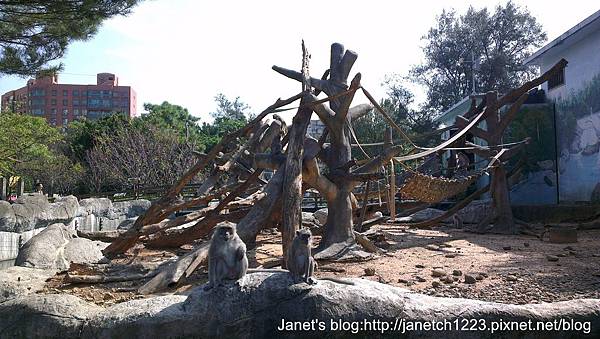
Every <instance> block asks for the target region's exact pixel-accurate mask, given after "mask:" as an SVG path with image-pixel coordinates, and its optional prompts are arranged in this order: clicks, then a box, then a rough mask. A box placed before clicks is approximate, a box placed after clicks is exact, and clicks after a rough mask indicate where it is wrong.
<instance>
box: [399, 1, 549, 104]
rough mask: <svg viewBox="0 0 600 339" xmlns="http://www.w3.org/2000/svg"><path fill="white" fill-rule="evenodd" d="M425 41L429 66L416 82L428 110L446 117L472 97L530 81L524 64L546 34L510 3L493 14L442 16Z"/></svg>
mask: <svg viewBox="0 0 600 339" xmlns="http://www.w3.org/2000/svg"><path fill="white" fill-rule="evenodd" d="M423 39H424V40H425V42H426V44H425V47H424V48H423V52H424V54H425V61H424V62H423V63H422V64H420V65H417V66H415V67H413V69H412V70H411V76H412V78H413V79H414V80H416V81H418V82H420V83H422V84H424V85H425V87H426V89H427V101H426V103H425V105H424V110H425V111H430V112H442V111H444V110H446V109H448V108H450V107H451V106H452V105H454V104H455V103H456V102H458V101H460V100H461V99H463V98H464V97H465V96H467V95H468V94H470V93H471V92H473V91H477V92H480V93H484V92H487V91H491V90H495V91H498V92H500V93H505V92H506V91H507V90H509V89H510V88H513V87H516V86H518V84H520V83H521V82H523V81H524V80H527V79H528V78H530V77H531V76H532V75H533V72H532V70H531V69H530V68H529V67H527V66H524V65H523V61H524V60H525V58H527V57H528V56H529V55H530V54H531V53H532V52H533V50H535V49H537V48H539V47H540V46H541V44H542V43H543V42H544V41H545V40H546V34H545V33H544V32H543V30H542V26H541V25H540V24H539V23H538V22H537V21H536V19H535V18H534V17H533V16H532V15H531V13H530V12H529V11H528V10H527V9H523V8H520V7H519V6H517V5H515V4H514V3H513V2H512V1H508V2H507V3H506V4H505V5H504V6H502V5H498V6H497V7H496V9H495V11H494V12H493V13H490V12H488V9H487V8H483V9H481V10H476V9H474V8H473V7H470V8H469V9H468V10H467V12H466V13H465V14H463V15H457V14H456V12H455V11H452V10H451V11H443V12H442V14H441V15H440V16H439V17H438V18H437V24H436V25H435V26H434V27H433V28H431V29H430V30H429V32H428V33H427V35H425V36H424V37H423ZM473 79H474V82H475V88H473Z"/></svg>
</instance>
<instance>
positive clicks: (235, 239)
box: [204, 222, 248, 291]
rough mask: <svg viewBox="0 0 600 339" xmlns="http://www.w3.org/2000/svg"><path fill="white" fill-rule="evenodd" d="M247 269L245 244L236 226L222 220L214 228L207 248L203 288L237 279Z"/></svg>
mask: <svg viewBox="0 0 600 339" xmlns="http://www.w3.org/2000/svg"><path fill="white" fill-rule="evenodd" d="M247 270H248V257H246V244H244V242H243V241H242V239H240V237H239V235H238V234H237V232H236V226H235V224H233V223H230V222H224V223H221V224H219V225H217V227H216V228H215V231H214V233H213V236H212V238H211V240H210V247H209V249H208V281H209V282H208V284H207V285H206V286H205V287H204V290H205V291H207V290H210V289H211V288H213V287H218V286H221V285H222V283H223V280H236V281H237V280H239V279H241V278H242V277H244V275H246V271H247Z"/></svg>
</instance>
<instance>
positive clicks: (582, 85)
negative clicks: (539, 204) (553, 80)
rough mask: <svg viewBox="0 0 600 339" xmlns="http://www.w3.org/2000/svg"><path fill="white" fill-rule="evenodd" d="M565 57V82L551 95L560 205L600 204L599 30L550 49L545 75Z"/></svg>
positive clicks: (543, 59)
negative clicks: (554, 107) (554, 124)
mask: <svg viewBox="0 0 600 339" xmlns="http://www.w3.org/2000/svg"><path fill="white" fill-rule="evenodd" d="M560 58H565V59H566V60H567V61H568V62H569V64H568V65H567V68H566V70H565V83H564V85H562V86H560V87H556V88H553V89H550V90H548V91H547V94H548V97H549V98H550V99H551V100H552V101H553V102H554V103H555V105H556V126H557V138H558V154H559V162H558V169H559V181H558V183H559V201H560V202H561V203H576V202H594V203H600V152H599V150H600V29H596V30H595V31H594V32H590V33H588V34H585V36H583V37H580V38H574V39H573V41H570V42H565V43H564V44H561V45H558V46H556V47H554V48H552V49H550V50H548V52H546V53H545V54H543V55H542V56H540V60H539V64H540V68H541V69H540V70H541V72H545V71H546V70H548V69H549V68H550V67H552V66H553V65H554V64H555V63H556V62H558V60H560ZM544 88H545V89H547V88H548V85H547V84H544Z"/></svg>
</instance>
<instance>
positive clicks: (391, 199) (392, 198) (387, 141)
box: [383, 128, 396, 220]
mask: <svg viewBox="0 0 600 339" xmlns="http://www.w3.org/2000/svg"><path fill="white" fill-rule="evenodd" d="M383 137H384V146H383V147H384V148H385V149H390V148H392V147H393V146H394V141H393V138H392V128H388V129H386V130H385V134H384V136H383ZM390 164H391V166H390V177H389V180H390V185H389V190H388V194H387V197H388V199H387V203H388V205H387V207H388V211H389V213H390V217H391V218H392V220H393V219H395V218H396V175H395V173H394V160H390Z"/></svg>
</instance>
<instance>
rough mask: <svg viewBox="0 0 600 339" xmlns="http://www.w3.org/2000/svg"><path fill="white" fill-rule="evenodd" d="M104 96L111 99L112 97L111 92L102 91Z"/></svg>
mask: <svg viewBox="0 0 600 339" xmlns="http://www.w3.org/2000/svg"><path fill="white" fill-rule="evenodd" d="M102 95H103V96H106V97H109V96H110V95H111V93H110V91H102Z"/></svg>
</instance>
